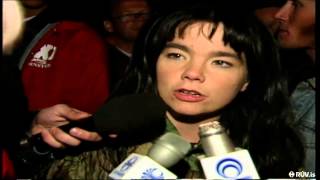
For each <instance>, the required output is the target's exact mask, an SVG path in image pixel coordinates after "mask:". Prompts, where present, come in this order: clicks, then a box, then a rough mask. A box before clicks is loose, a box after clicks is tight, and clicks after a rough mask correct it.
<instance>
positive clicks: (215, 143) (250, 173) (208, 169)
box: [199, 121, 260, 179]
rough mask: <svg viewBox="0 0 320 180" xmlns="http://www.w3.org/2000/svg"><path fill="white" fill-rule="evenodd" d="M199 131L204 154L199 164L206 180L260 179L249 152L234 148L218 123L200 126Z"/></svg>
mask: <svg viewBox="0 0 320 180" xmlns="http://www.w3.org/2000/svg"><path fill="white" fill-rule="evenodd" d="M199 130H200V141H201V144H202V148H203V150H204V152H205V154H206V157H202V158H200V163H201V166H202V169H203V172H204V174H205V177H206V178H207V179H260V177H259V175H258V172H257V170H256V168H255V166H254V163H253V162H252V160H251V157H250V154H249V152H248V151H247V150H245V149H239V148H235V147H234V145H233V143H232V142H231V140H230V138H229V137H228V135H227V134H226V132H225V129H224V128H223V127H222V126H221V125H220V123H219V122H218V121H214V122H209V123H205V124H201V125H200V126H199Z"/></svg>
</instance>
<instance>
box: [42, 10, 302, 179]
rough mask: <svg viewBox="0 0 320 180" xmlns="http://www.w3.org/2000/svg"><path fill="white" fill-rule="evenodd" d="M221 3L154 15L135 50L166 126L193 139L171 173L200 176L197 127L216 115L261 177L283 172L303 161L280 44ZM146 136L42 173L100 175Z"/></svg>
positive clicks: (77, 176)
mask: <svg viewBox="0 0 320 180" xmlns="http://www.w3.org/2000/svg"><path fill="white" fill-rule="evenodd" d="M225 8H228V10H231V9H230V6H222V7H220V5H218V4H214V5H212V4H205V5H204V6H200V5H199V6H193V7H192V8H190V9H186V10H179V11H176V12H173V13H170V14H168V15H166V16H163V17H161V18H159V19H157V20H156V21H155V24H153V26H152V28H151V29H150V30H149V32H148V33H147V35H146V39H145V41H144V42H145V44H143V46H144V48H142V49H143V53H140V54H141V55H142V56H141V61H143V62H146V63H148V64H146V66H145V67H148V68H149V72H150V73H151V74H149V75H150V76H151V77H152V81H151V82H150V81H146V82H145V83H151V84H153V85H156V86H155V89H156V93H157V94H158V95H159V96H160V97H161V98H162V99H163V100H164V102H165V103H166V104H167V105H168V107H169V109H168V111H167V112H166V115H165V117H163V118H164V121H166V123H167V129H166V131H169V132H174V133H176V134H179V135H180V136H182V137H183V138H184V139H186V140H187V141H188V142H190V143H192V144H193V145H194V146H193V147H194V149H192V150H191V152H193V153H191V152H190V153H189V154H188V155H187V156H186V157H184V159H183V160H182V161H183V163H182V164H184V166H180V168H179V167H177V168H175V170H177V171H174V173H176V174H177V175H178V177H179V178H204V176H203V174H202V172H201V167H200V166H199V162H198V159H197V156H198V155H200V154H203V151H202V148H201V146H200V144H199V143H200V142H199V139H200V138H199V130H198V128H199V125H200V124H202V123H206V122H211V121H220V123H221V124H222V125H223V126H224V127H225V128H226V129H227V132H228V134H229V136H230V137H231V139H232V141H233V142H234V144H235V145H236V146H237V147H241V148H246V149H248V150H249V152H250V154H251V157H252V158H253V161H254V163H255V165H256V167H257V169H258V172H259V175H260V177H261V178H288V173H289V172H290V171H298V170H299V168H301V167H302V161H303V147H302V144H301V142H300V140H299V138H298V136H297V135H296V134H295V131H294V130H293V129H292V128H291V127H290V124H289V123H290V121H291V120H292V118H293V116H292V112H291V109H290V108H289V99H288V95H287V89H286V82H285V79H284V78H283V74H282V70H281V66H280V61H279V59H278V49H277V47H276V45H275V42H274V39H273V38H272V35H271V34H270V32H269V31H268V30H267V29H266V27H265V26H264V25H263V24H261V23H260V22H259V21H258V20H257V19H256V18H255V17H254V16H253V15H252V14H250V15H248V14H246V13H243V12H242V11H241V12H239V11H237V10H236V9H232V10H233V11H232V12H233V13H229V12H230V11H226V9H225ZM244 27H245V28H244ZM144 58H146V61H144ZM150 121H151V120H150ZM155 128H156V127H155ZM146 136H148V134H146ZM261 142H263V143H261ZM152 143H153V142H149V143H145V144H142V145H137V146H133V147H120V148H117V149H114V148H108V147H104V148H102V149H99V150H95V151H91V152H85V153H82V154H80V155H78V156H76V157H75V156H68V157H66V158H64V159H61V160H57V161H56V162H54V163H53V164H52V165H51V166H50V168H49V170H48V171H47V169H44V172H46V173H43V174H45V175H46V176H45V177H42V178H49V179H51V178H70V179H106V178H108V174H109V173H110V172H111V171H112V170H113V169H114V168H115V167H116V166H117V165H119V164H120V163H121V162H122V161H123V160H124V159H125V158H126V157H127V156H128V155H129V154H130V153H132V152H136V153H139V154H146V153H147V152H148V149H149V148H150V147H151V146H152ZM178 164H180V165H181V163H178ZM181 167H186V168H181Z"/></svg>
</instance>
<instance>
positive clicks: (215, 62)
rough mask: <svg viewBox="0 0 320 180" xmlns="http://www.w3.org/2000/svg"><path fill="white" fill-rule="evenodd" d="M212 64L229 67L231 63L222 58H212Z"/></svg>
mask: <svg viewBox="0 0 320 180" xmlns="http://www.w3.org/2000/svg"><path fill="white" fill-rule="evenodd" d="M213 64H215V65H218V66H221V67H224V68H227V67H231V66H232V64H231V63H229V62H226V61H222V60H214V61H213Z"/></svg>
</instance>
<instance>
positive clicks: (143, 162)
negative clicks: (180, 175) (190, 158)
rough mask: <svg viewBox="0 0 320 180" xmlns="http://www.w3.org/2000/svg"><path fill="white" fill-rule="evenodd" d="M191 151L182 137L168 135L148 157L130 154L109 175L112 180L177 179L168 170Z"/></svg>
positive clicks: (155, 145) (153, 148)
mask: <svg viewBox="0 0 320 180" xmlns="http://www.w3.org/2000/svg"><path fill="white" fill-rule="evenodd" d="M190 149H191V144H190V143H189V142H187V141H186V140H184V139H183V138H182V137H181V136H179V135H177V134H174V133H166V134H164V135H163V136H161V137H160V138H159V139H157V140H156V142H155V143H154V145H153V146H152V147H151V148H150V150H149V152H148V156H145V155H140V154H137V153H132V154H130V155H129V156H128V157H127V158H126V159H125V160H124V161H123V162H122V163H121V164H120V165H119V166H118V167H117V168H115V169H114V170H113V171H112V172H111V173H110V175H109V177H110V178H111V179H177V176H176V175H175V174H173V173H172V172H170V171H169V170H167V169H166V168H169V167H171V166H173V165H175V164H176V163H178V162H179V161H180V160H181V159H182V158H183V157H184V156H185V155H186V154H187V153H188V152H189V151H190Z"/></svg>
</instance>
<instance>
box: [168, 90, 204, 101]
mask: <svg viewBox="0 0 320 180" xmlns="http://www.w3.org/2000/svg"><path fill="white" fill-rule="evenodd" d="M174 96H175V97H176V98H177V99H178V100H180V101H184V102H200V101H203V100H204V99H205V98H206V96H204V95H202V94H201V93H200V92H198V91H195V90H188V89H178V90H176V91H174Z"/></svg>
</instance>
